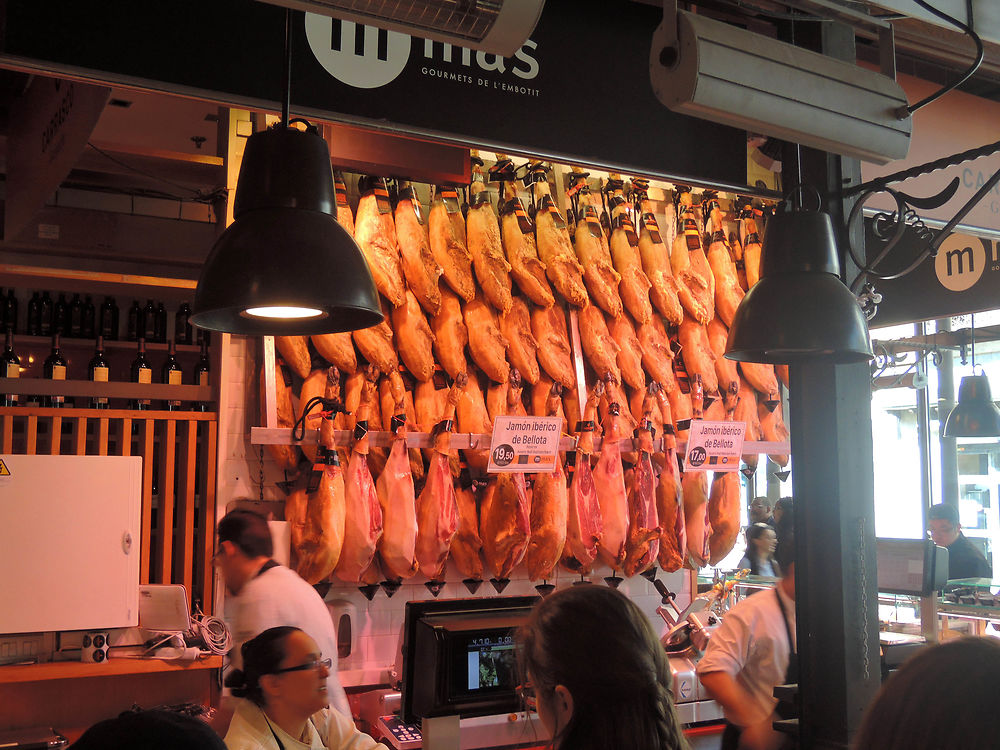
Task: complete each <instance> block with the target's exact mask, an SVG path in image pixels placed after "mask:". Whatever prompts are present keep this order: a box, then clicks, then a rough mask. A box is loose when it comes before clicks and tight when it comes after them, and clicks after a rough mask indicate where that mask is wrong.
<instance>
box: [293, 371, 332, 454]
mask: <svg viewBox="0 0 1000 750" xmlns="http://www.w3.org/2000/svg"><path fill="white" fill-rule="evenodd" d="M326 376H327V368H325V367H324V368H322V369H316V370H313V371H312V372H311V373H309V377H308V378H306V379H305V380H303V381H302V388H301V389H300V390H299V409H298V414H297V417H296V418H297V420H300V419H303V418H305V430H306V432H307V433H308V432H309V431H311V430H318V429H319V427H320V422H319V420H320V412H322V411H323V407H322V406H318V405H316V404H315V403H313V405H312V407H311V408H310V410H309V414H306V413H305V410H306V407H308V406H309V403H310V402H311V401H312V400H313V399H314V398H317V397H319V398H322V397H323V395H324V394H325V393H326ZM289 447H292V446H289ZM300 447H301V448H302V452H303V453H304V454H305V456H306V458H308V459H309V460H310V461H311V462H312V463H316V461H317V460H318V456H319V449H320V445H319V442H318V441H317V442H316V444H313V443H306V442H303V443H302V445H301V446H300Z"/></svg>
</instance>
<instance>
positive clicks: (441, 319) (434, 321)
mask: <svg viewBox="0 0 1000 750" xmlns="http://www.w3.org/2000/svg"><path fill="white" fill-rule="evenodd" d="M431 330H432V331H433V333H434V352H435V353H436V354H437V359H438V362H439V363H440V364H441V367H443V368H444V371H445V372H446V373H448V374H449V375H450V376H451V377H452V378H453V379H454V378H457V377H458V376H459V374H461V373H464V372H465V368H466V367H467V366H468V363H467V362H466V359H465V345H466V344H468V343H469V331H468V329H466V327H465V318H464V316H463V315H462V303H461V301H460V300H459V298H458V296H456V294H455V293H454V292H453V291H452V290H451V289H450V288H449V287H447V286H445V285H444V284H442V285H441V309H440V310H439V311H438V314H437V315H434V316H432V317H431Z"/></svg>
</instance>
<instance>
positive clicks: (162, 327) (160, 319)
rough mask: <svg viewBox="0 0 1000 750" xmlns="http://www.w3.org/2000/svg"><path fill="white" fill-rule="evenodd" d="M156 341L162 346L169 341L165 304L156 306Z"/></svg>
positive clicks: (159, 303) (160, 303) (161, 303)
mask: <svg viewBox="0 0 1000 750" xmlns="http://www.w3.org/2000/svg"><path fill="white" fill-rule="evenodd" d="M156 340H157V341H159V342H160V343H161V344H162V343H164V342H165V341H166V340H167V308H165V307H164V306H163V302H158V303H157V305H156Z"/></svg>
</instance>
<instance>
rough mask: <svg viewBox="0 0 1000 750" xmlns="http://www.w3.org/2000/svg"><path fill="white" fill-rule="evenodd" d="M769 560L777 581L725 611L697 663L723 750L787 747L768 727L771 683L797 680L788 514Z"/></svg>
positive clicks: (773, 701)
mask: <svg viewBox="0 0 1000 750" xmlns="http://www.w3.org/2000/svg"><path fill="white" fill-rule="evenodd" d="M777 533H778V547H777V549H775V552H774V554H775V558H776V559H777V561H778V564H779V565H780V566H781V573H782V578H781V580H780V581H778V583H776V584H775V586H774V590H773V591H765V592H762V593H761V594H759V595H757V596H749V597H747V598H746V599H744V600H743V601H741V602H740V603H739V604H737V605H736V606H735V607H733V608H732V609H730V610H729V611H728V612H727V613H726V614H725V616H724V617H723V619H722V624H721V625H719V627H718V628H716V629H715V631H714V632H713V633H712V637H711V639H710V640H709V642H708V648H706V649H705V655H704V656H703V657H702V658H701V661H699V662H698V678H699V679H700V680H701V684H702V685H704V686H705V689H706V690H707V691H708V693H709V695H711V696H712V697H713V698H714V699H715V700H716V701H717V702H718V703H719V705H721V706H722V709H723V711H724V712H725V715H726V722H727V725H726V731H725V733H724V734H723V737H722V748H723V750H735V749H736V748H750V749H751V750H777V749H778V748H781V747H784V746H785V745H786V743H787V739H788V737H787V735H783V734H780V733H778V732H776V731H774V729H773V728H772V727H771V723H772V722H773V721H774V720H775V719H777V718H781V717H780V716H778V715H777V714H776V713H775V709H776V707H777V704H778V701H777V699H775V698H774V688H775V686H777V685H784V684H786V683H790V682H792V683H794V682H798V660H797V658H796V645H795V533H794V524H793V517H792V512H791V510H790V508H789V509H787V510H786V512H785V513H784V515H783V516H782V518H781V521H780V522H779V524H778V529H777Z"/></svg>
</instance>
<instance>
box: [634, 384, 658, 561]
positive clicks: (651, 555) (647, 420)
mask: <svg viewBox="0 0 1000 750" xmlns="http://www.w3.org/2000/svg"><path fill="white" fill-rule="evenodd" d="M654 408H656V406H655V399H654V397H653V395H652V394H650V393H647V394H646V397H645V399H644V401H643V419H642V421H641V422H640V423H639V429H638V430H637V431H636V437H637V438H638V441H639V460H638V463H636V465H635V469H633V471H632V481H631V483H630V487H629V493H628V539H627V541H626V542H625V575H626V576H628V577H630V578H631V577H632V576H634V575H636V574H638V573H642V572H643V571H645V570H648V569H649V568H650V567H652V566H653V564H654V563H655V562H656V556H657V554H658V553H659V551H660V531H661V529H660V521H659V515H658V514H657V507H656V475H655V473H654V472H653V461H652V452H653V435H652V426H653V425H652V413H653V409H654Z"/></svg>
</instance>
